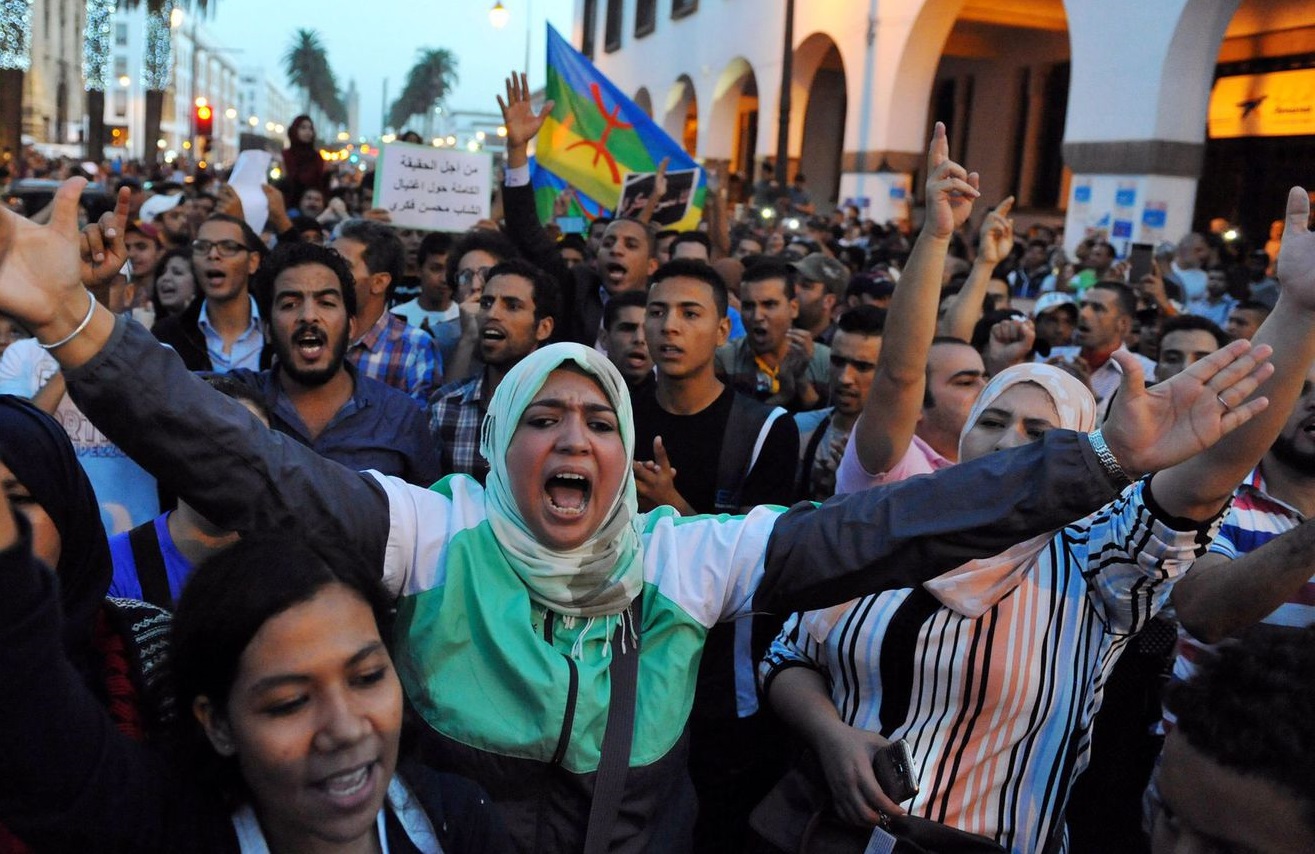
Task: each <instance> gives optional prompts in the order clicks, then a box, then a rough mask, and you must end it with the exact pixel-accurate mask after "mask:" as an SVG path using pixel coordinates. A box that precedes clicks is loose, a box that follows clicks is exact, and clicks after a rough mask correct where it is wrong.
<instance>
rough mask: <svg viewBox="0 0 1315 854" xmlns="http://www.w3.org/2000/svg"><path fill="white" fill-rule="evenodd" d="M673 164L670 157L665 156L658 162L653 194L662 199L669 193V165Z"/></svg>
mask: <svg viewBox="0 0 1315 854" xmlns="http://www.w3.org/2000/svg"><path fill="white" fill-rule="evenodd" d="M670 165H671V158H670V157H663V158H662V162H661V163H659V164H658V167H657V176H656V177H655V178H654V179H653V195H654V196H656V197H657V198H658V199H661V198H662V197H663V196H665V195H666V194H667V167H668V166H670Z"/></svg>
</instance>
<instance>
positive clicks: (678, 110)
mask: <svg viewBox="0 0 1315 854" xmlns="http://www.w3.org/2000/svg"><path fill="white" fill-rule="evenodd" d="M698 116H699V98H698V93H697V92H696V91H695V89H694V81H693V80H691V79H690V77H689V75H688V74H682V75H680V76H679V77H677V78H676V82H675V83H673V84H672V86H671V89H670V90H668V92H667V101H666V104H665V106H664V108H663V111H662V129H663V130H665V131H666V132H667V133H668V134H669V135H670V136H671V138H672V139H674V140H676V142H679V143H680V144H681V145H682V146H683V147H684V149H685V150H686V151H688V152H689V153H690V154H691V155H694V154H696V153H697V149H698V131H699V118H698Z"/></svg>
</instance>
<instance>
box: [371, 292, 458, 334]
mask: <svg viewBox="0 0 1315 854" xmlns="http://www.w3.org/2000/svg"><path fill="white" fill-rule="evenodd" d="M389 311H391V312H392V313H393V314H396V315H398V316H399V317H401V318H402V319H403V320H405V321H406V322H407V323H409V324H411V325H412V326H415V327H417V328H419V327H422V326H424V325H425V324H426V323H428V324H429V328H430V329H431V330H432V329H437V328H438V325H439V324H440V323H451V322H452V321H454V320H456V319H457V318H459V317H460V316H461V306H459V305H457V303H456V301H455V300H454V301H453V302H452V304H451V305H449V306H448V307H447V310H446V311H426V310H425V309H423V308H421V307H420V298H419V297H416V298H415V299H413V300H408V301H407V302H404V303H402V304H401V305H395V306H393V307H392V308H391V309H389Z"/></svg>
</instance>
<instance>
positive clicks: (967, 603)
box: [801, 362, 1096, 643]
mask: <svg viewBox="0 0 1315 854" xmlns="http://www.w3.org/2000/svg"><path fill="white" fill-rule="evenodd" d="M1023 383H1032V384H1034V385H1037V386H1040V387H1041V389H1042V390H1043V391H1044V392H1045V393H1046V395H1047V396H1048V397H1049V398H1050V401H1051V403H1053V404H1054V405H1055V412H1056V414H1057V415H1058V416H1059V423H1058V424H1056V425H1055V426H1056V427H1058V428H1061V429H1064V430H1078V431H1081V432H1084V433H1085V432H1087V431H1089V430H1091V429H1092V428H1094V427H1095V426H1096V399H1095V398H1094V397H1093V396H1092V394H1091V390H1090V389H1088V388H1087V387H1086V386H1085V385H1083V384H1082V382H1081V381H1079V380H1078V379H1076V378H1075V377H1073V376H1072V375H1071V374H1069V373H1066V372H1065V371H1062V370H1060V369H1059V368H1056V367H1054V366H1053V365H1044V364H1039V363H1035V362H1028V363H1024V364H1021V365H1014V366H1013V367H1010V368H1006V369H1005V370H1003V371H1001V372H1000V373H998V374H996V375H995V377H994V378H993V379H992V380H991V382H989V383H988V384H987V386H986V388H984V389H982V393H981V394H980V395H979V396H978V398H977V402H976V403H974V404H973V408H972V411H971V412H969V413H968V419H967V420H966V421H965V422H964V425H963V431H962V432H961V433H960V434H959V454H960V459H962V458H963V456H962V455H963V443H964V439H965V438H966V437H967V436H968V432H969V431H970V430H972V429H973V426H974V425H975V424H976V423H977V420H978V419H979V418H981V417H982V413H983V412H985V411H986V410H987V409H988V408H990V407H991V405H992V404H994V403H995V402H996V401H997V400H999V399H1000V396H1001V395H1003V394H1004V393H1005V392H1006V391H1008V390H1009V389H1011V388H1013V387H1014V386H1016V385H1021V384H1023ZM1053 537H1054V533H1053V532H1052V533H1046V534H1041V535H1040V536H1036V537H1032V538H1031V539H1029V540H1024V541H1023V542H1021V543H1019V544H1017V545H1015V546H1011V547H1010V548H1008V549H1006V550H1005V551H1003V552H1001V553H1000V554H998V555H995V556H993V557H988V558H978V559H977V560H970V561H968V562H967V563H965V564H962V565H960V566H957V567H955V568H954V569H951V570H949V571H948V572H945V573H943V574H941V575H938V576H937V577H935V578H932V579H930V580H928V581H924V582H923V584H922V586H923V587H924V588H926V589H927V591H928V592H929V593H931V595H933V596H935V597H936V599H937V600H938V601H939V602H940V603H941V604H942V605H944V606H945V607H947V608H949V609H950V610H952V611H956V612H958V613H960V614H963V615H964V616H966V617H972V618H974V619H975V618H977V617H980V616H982V614H985V613H986V612H987V611H989V610H990V609H991V608H992V607H993V606H994V605H995V603H997V602H999V601H1000V600H1001V599H1003V598H1004V597H1005V596H1007V595H1009V593H1010V592H1012V591H1013V589H1014V588H1015V587H1017V586H1018V584H1019V582H1021V581H1022V580H1023V577H1024V576H1025V575H1027V571H1028V570H1029V569H1030V568H1031V566H1032V563H1033V562H1034V561H1035V560H1036V556H1037V554H1039V553H1040V551H1041V550H1042V549H1043V548H1045V547H1046V544H1048V543H1049V542H1050V540H1051V539H1052V538H1053ZM852 604H853V603H852V602H846V603H845V604H843V605H836V606H834V607H831V608H825V609H823V610H820V611H809V612H808V613H807V614H805V615H804V616H803V618H802V620H801V623H802V624H803V626H804V629H805V630H806V631H807V632H808V633H809V635H811V636H812V637H813V639H814V640H816V641H817V642H818V643H822V642H824V641H825V640H826V636H827V635H828V634H830V633H831V629H832V628H833V627H834V626H835V624H836V623H837V622H839V621H840V618H841V617H842V616H844V614H845V612H846V611H847V610H848V609H849V607H850V605H852Z"/></svg>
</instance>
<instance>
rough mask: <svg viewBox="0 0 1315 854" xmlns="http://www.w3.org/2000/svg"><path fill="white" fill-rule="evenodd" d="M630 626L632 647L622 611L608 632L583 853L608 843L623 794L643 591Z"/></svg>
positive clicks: (592, 853) (597, 851)
mask: <svg viewBox="0 0 1315 854" xmlns="http://www.w3.org/2000/svg"><path fill="white" fill-rule="evenodd" d="M630 610H631V614H630V615H629V616H630V619H631V624H632V625H633V626H634V641H635V643H634V646H633V647H632V648H631V649H630V650H629V651H628V652H627V651H626V650H625V636H626V632H627V626H626V621H627V615H626V614H624V613H623V614H622V615H621V619H620V620H619V621H618V624H617V627H616V631H615V632H613V633H612V641H611V643H612V660H611V662H610V663H609V664H608V670H609V671H610V673H611V676H612V688H611V696H610V698H609V699H608V704H607V725H606V727H605V728H604V729H603V746H602V751H601V755H600V756H599V759H598V773H597V775H595V777H594V793H593V799H592V801H591V803H590V805H589V824H588V827H587V829H586V831H585V836H584V854H603V852H606V851H607V850H608V849H609V848H610V847H611V844H612V833H613V831H614V829H615V827H616V817H617V814H618V813H619V812H620V810H621V801H622V799H623V798H624V797H625V790H626V775H627V773H628V772H629V771H630V747H631V744H632V742H633V741H634V737H635V693H636V688H637V685H638V682H639V650H640V638H642V637H643V635H644V594H643V593H642V592H641V593H640V594H639V595H638V596H636V597H635V601H634V602H632V603H631V605H630Z"/></svg>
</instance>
